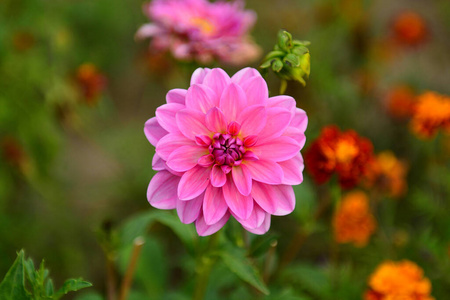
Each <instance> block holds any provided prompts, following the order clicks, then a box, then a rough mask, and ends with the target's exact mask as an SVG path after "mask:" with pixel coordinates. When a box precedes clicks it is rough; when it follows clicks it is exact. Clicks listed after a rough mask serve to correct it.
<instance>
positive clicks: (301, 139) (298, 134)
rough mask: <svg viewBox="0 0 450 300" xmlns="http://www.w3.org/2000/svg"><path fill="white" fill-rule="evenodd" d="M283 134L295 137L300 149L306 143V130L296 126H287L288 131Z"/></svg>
mask: <svg viewBox="0 0 450 300" xmlns="http://www.w3.org/2000/svg"><path fill="white" fill-rule="evenodd" d="M283 136H287V137H290V138H292V139H294V140H295V141H296V142H297V143H298V145H299V146H300V150H301V149H302V148H303V146H304V145H305V143H306V137H305V133H304V131H303V130H301V129H299V128H296V127H292V126H289V127H288V128H286V131H285V132H284V133H283Z"/></svg>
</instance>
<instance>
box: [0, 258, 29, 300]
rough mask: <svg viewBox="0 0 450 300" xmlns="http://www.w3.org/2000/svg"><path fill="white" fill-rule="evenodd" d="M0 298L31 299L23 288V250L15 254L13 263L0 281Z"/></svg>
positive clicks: (2, 299) (6, 299)
mask: <svg viewBox="0 0 450 300" xmlns="http://www.w3.org/2000/svg"><path fill="white" fill-rule="evenodd" d="M0 299H1V300H22V299H23V300H26V299H31V297H30V294H29V293H28V292H27V291H26V289H25V272H24V251H23V250H21V251H20V252H19V254H18V255H17V259H16V260H15V261H14V264H13V265H12V267H11V268H10V269H9V271H8V273H6V275H5V278H3V281H2V282H1V283H0Z"/></svg>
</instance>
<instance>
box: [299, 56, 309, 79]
mask: <svg viewBox="0 0 450 300" xmlns="http://www.w3.org/2000/svg"><path fill="white" fill-rule="evenodd" d="M310 58H311V55H309V52H308V53H306V54H305V55H303V56H302V58H301V59H300V68H301V69H302V70H303V72H305V75H306V77H307V78H309V73H310V71H311V62H310Z"/></svg>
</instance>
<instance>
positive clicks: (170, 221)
mask: <svg viewBox="0 0 450 300" xmlns="http://www.w3.org/2000/svg"><path fill="white" fill-rule="evenodd" d="M153 222H160V223H162V224H164V225H166V226H167V227H169V228H170V229H172V230H173V231H174V233H175V234H176V235H177V236H178V237H179V238H180V240H181V241H182V242H183V243H184V244H185V245H186V246H187V247H188V248H189V249H190V250H192V249H193V247H194V240H196V239H197V235H196V233H195V230H194V228H193V227H192V226H191V225H186V224H183V223H181V221H180V220H179V219H178V217H176V216H175V215H174V214H172V213H170V212H167V211H159V210H155V211H150V212H145V213H143V214H140V215H137V216H134V217H132V218H131V219H130V220H129V221H127V223H125V224H124V226H123V227H122V230H121V241H122V243H123V244H132V243H133V240H134V239H135V238H136V237H138V236H144V235H145V233H146V231H147V230H148V228H149V227H150V226H151V225H152V224H153Z"/></svg>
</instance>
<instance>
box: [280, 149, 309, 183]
mask: <svg viewBox="0 0 450 300" xmlns="http://www.w3.org/2000/svg"><path fill="white" fill-rule="evenodd" d="M278 164H279V165H280V166H281V168H282V169H283V174H284V177H283V181H282V184H288V185H297V184H300V183H302V182H303V174H302V172H303V169H304V167H305V166H304V164H303V158H302V155H301V154H300V153H298V154H297V155H296V156H294V157H293V158H291V159H289V160H286V161H282V162H278Z"/></svg>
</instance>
